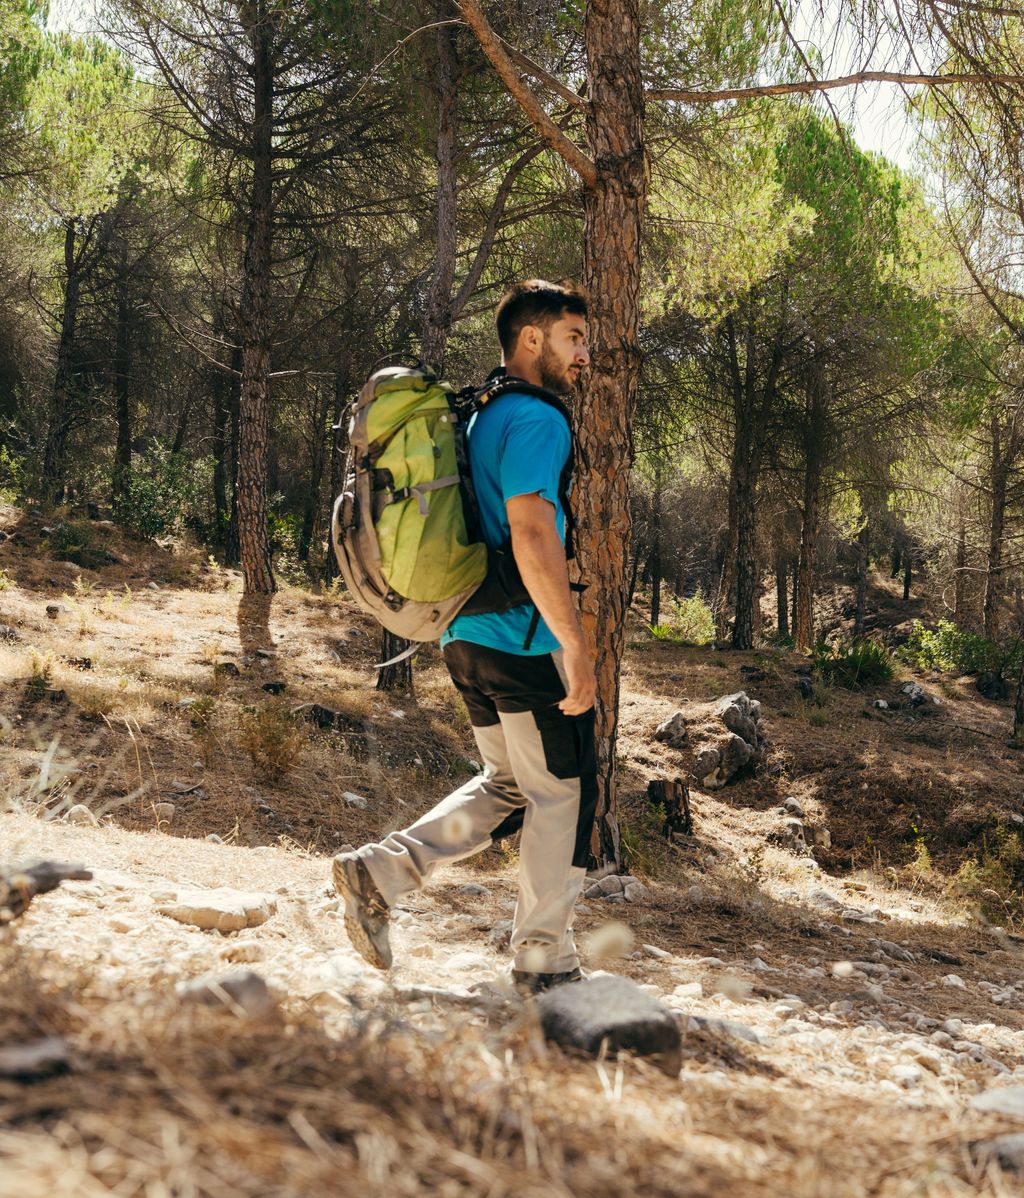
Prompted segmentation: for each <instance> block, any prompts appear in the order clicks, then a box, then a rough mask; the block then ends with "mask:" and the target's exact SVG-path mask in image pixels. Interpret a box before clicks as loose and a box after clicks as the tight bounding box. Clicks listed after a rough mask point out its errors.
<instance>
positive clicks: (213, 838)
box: [206, 832, 224, 844]
mask: <svg viewBox="0 0 1024 1198" xmlns="http://www.w3.org/2000/svg"><path fill="white" fill-rule="evenodd" d="M206 839H207V840H208V841H209V843H210V844H223V843H224V841H223V840H222V839H221V837H219V836H218V835H217V833H216V832H211V833H210V834H209V836H207V838H206Z"/></svg>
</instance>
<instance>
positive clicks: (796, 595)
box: [789, 557, 800, 630]
mask: <svg viewBox="0 0 1024 1198" xmlns="http://www.w3.org/2000/svg"><path fill="white" fill-rule="evenodd" d="M799 601H800V559H799V557H798V558H797V559H796V560H795V561H794V562H793V586H792V588H791V598H790V603H791V604H792V607H791V609H790V612H791V615H790V621H789V626H790V628H792V629H794V630H795V629H796V609H797V604H798V603H799Z"/></svg>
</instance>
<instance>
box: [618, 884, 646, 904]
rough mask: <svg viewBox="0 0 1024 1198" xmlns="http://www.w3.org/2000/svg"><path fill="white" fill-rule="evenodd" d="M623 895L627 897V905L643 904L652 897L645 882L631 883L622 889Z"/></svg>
mask: <svg viewBox="0 0 1024 1198" xmlns="http://www.w3.org/2000/svg"><path fill="white" fill-rule="evenodd" d="M622 893H623V895H625V898H626V902H627V903H642V902H643V901H644V899H646V898H649V897H650V893H651V892H650V891H649V890H648V889H647V887H646V886H645V885H644V884H643V882H630V883H629V884H628V885H626V886H624V887H623V888H622Z"/></svg>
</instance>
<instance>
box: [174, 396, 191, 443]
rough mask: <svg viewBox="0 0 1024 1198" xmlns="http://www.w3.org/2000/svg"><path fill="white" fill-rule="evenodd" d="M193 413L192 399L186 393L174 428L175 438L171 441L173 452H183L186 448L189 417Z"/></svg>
mask: <svg viewBox="0 0 1024 1198" xmlns="http://www.w3.org/2000/svg"><path fill="white" fill-rule="evenodd" d="M191 414H192V401H191V400H190V399H189V397H188V396H187V395H186V396H185V397H184V399H183V400H182V401H181V409H180V410H179V412H178V424H177V427H176V428H175V430H174V440H173V441H172V442H171V453H172V454H176V453H181V451H182V450H183V449H184V448H185V434H186V433H187V432H188V418H189V416H191Z"/></svg>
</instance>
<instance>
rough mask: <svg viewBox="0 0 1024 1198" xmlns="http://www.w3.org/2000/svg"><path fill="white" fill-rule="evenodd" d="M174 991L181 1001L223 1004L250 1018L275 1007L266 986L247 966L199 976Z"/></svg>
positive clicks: (214, 1005)
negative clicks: (218, 973) (227, 971)
mask: <svg viewBox="0 0 1024 1198" xmlns="http://www.w3.org/2000/svg"><path fill="white" fill-rule="evenodd" d="M178 993H179V995H180V996H181V998H182V999H183V1001H185V1002H194V1003H198V1004H200V1005H202V1006H208V1007H219V1006H224V1007H227V1008H228V1010H230V1011H232V1012H233V1013H234V1014H236V1015H247V1016H249V1018H251V1019H262V1018H265V1017H266V1016H267V1015H269V1014H271V1012H272V1011H273V1010H274V1007H275V1003H274V996H273V995H272V994H271V992H270V988H269V986H268V985H267V983H266V982H265V981H264V980H263V978H261V977H260V975H259V974H258V973H254V972H253V971H252V970H251V969H241V970H236V971H233V972H231V973H225V974H221V975H220V976H216V977H205V978H199V979H197V980H196V981H194V982H189V983H187V984H186V985H184V986H182V987H180V988H179V990H178Z"/></svg>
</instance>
